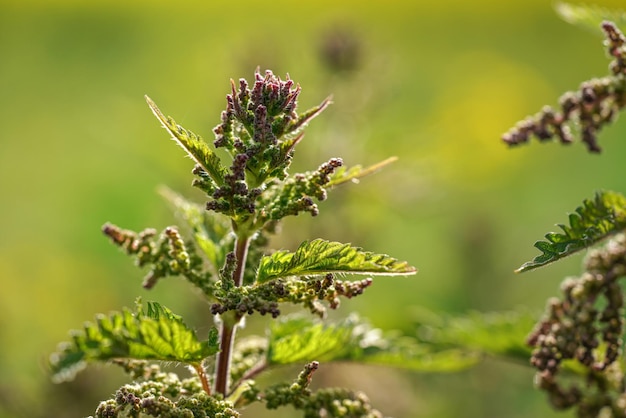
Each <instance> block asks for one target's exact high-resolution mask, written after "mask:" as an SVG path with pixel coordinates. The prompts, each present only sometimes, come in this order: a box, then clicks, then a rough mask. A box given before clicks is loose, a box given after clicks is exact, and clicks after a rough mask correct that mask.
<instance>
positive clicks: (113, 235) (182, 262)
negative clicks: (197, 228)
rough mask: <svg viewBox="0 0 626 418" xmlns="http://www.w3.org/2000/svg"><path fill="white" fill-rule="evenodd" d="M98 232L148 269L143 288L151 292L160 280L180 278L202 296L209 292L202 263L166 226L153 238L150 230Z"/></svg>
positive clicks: (106, 229) (110, 228) (111, 227)
mask: <svg viewBox="0 0 626 418" xmlns="http://www.w3.org/2000/svg"><path fill="white" fill-rule="evenodd" d="M102 232H104V234H105V235H107V236H108V237H109V238H110V239H111V241H112V242H113V243H114V244H116V245H118V246H120V247H121V248H122V249H124V251H125V252H126V253H127V254H128V255H132V256H134V257H135V259H136V263H137V265H138V266H139V267H144V266H146V265H150V266H151V268H150V271H149V272H148V274H147V275H146V277H145V278H144V281H143V287H144V288H146V289H151V288H153V287H154V285H155V284H156V283H157V281H158V280H159V279H161V278H163V277H167V276H175V275H179V274H182V275H184V276H185V277H186V278H187V279H188V280H189V281H190V282H192V283H193V284H194V285H196V286H198V287H199V288H200V289H201V290H202V291H203V292H205V293H207V294H211V293H212V291H213V287H212V284H211V283H210V280H209V277H208V276H207V275H206V274H204V273H202V272H201V266H202V259H201V258H200V257H199V256H198V255H197V254H196V253H195V251H194V249H193V244H192V243H191V242H185V241H183V239H182V236H181V235H180V233H179V232H178V229H177V228H176V227H173V226H168V227H167V228H165V229H164V230H163V232H162V233H161V234H160V235H159V236H157V232H156V230H154V229H146V230H144V231H142V232H140V233H136V232H133V231H129V230H124V229H121V228H119V227H117V226H115V225H112V224H105V225H104V226H103V227H102Z"/></svg>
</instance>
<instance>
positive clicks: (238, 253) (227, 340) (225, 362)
mask: <svg viewBox="0 0 626 418" xmlns="http://www.w3.org/2000/svg"><path fill="white" fill-rule="evenodd" d="M249 245H250V238H249V237H238V238H237V241H236V243H235V257H236V258H237V266H236V267H235V273H234V277H233V279H234V282H235V286H241V285H242V283H243V273H244V271H245V266H246V258H247V257H248V247H249ZM242 317H243V315H241V314H238V313H237V314H235V315H234V318H233V317H230V316H229V315H228V314H227V315H226V316H224V317H222V324H221V329H220V352H219V353H218V355H217V365H216V370H215V391H216V392H217V393H221V394H222V395H224V397H226V396H227V395H228V393H229V388H228V384H229V382H228V379H229V377H230V361H231V357H232V353H233V342H234V340H235V332H236V330H237V324H239V322H240V321H241V318H242Z"/></svg>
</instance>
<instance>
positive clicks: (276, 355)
mask: <svg viewBox="0 0 626 418" xmlns="http://www.w3.org/2000/svg"><path fill="white" fill-rule="evenodd" d="M231 87H232V91H231V93H230V94H229V95H227V108H226V110H225V111H224V112H223V113H222V118H221V123H220V124H219V125H218V126H217V127H216V128H215V129H214V133H215V137H216V139H215V141H214V142H213V145H214V147H215V148H223V149H224V150H225V151H226V154H227V155H228V157H225V158H221V157H219V156H218V154H217V153H216V151H215V150H214V149H212V147H211V146H210V145H209V144H207V143H206V142H205V141H204V140H203V139H202V138H201V137H199V136H198V135H196V134H194V133H193V132H191V131H189V130H187V129H185V128H183V127H182V126H180V125H178V124H176V122H175V121H174V120H173V119H172V118H170V117H166V116H165V115H164V114H163V113H162V112H161V111H160V110H159V109H158V108H157V106H156V105H155V104H154V102H153V101H152V100H151V99H149V98H146V99H147V101H148V105H149V106H150V108H151V110H152V112H153V113H154V114H155V116H156V117H157V118H158V119H159V121H160V122H161V124H162V125H163V127H164V128H165V129H166V130H167V131H168V133H169V134H170V135H171V137H172V139H174V140H175V141H176V142H177V143H178V144H179V145H180V146H181V147H182V148H183V149H184V150H185V152H186V153H187V155H188V156H189V157H190V158H191V159H192V160H193V161H194V162H195V163H196V165H195V167H194V169H193V171H192V172H193V174H194V175H195V179H194V181H193V186H195V187H198V188H199V189H201V190H203V191H204V192H205V193H206V194H207V196H208V203H206V205H205V206H204V207H203V206H201V205H198V204H195V203H192V202H189V201H187V200H186V199H184V198H183V197H182V196H180V195H178V194H176V193H174V192H172V191H171V190H168V189H163V191H162V194H163V195H164V196H165V198H166V199H167V200H168V201H169V202H170V203H171V204H172V206H173V207H174V209H175V211H176V213H177V215H178V216H179V218H180V219H182V220H183V221H184V222H185V224H186V225H185V228H184V229H185V230H186V231H187V232H189V238H183V235H184V234H183V233H182V232H181V231H180V230H179V228H177V227H175V226H169V227H167V228H165V229H164V230H163V231H162V232H161V233H157V231H156V230H154V229H146V230H144V231H141V232H133V231H128V230H124V229H121V228H119V227H117V226H115V225H112V224H106V225H105V226H104V227H103V231H104V233H105V234H106V235H107V236H108V237H109V238H110V239H111V240H112V242H113V243H115V244H116V245H118V246H120V247H121V248H122V249H123V250H124V251H125V252H126V253H127V254H129V255H130V256H132V257H133V258H134V259H135V261H136V264H137V265H138V266H139V267H144V268H147V269H148V273H147V275H146V277H145V279H144V283H143V286H144V287H145V288H147V289H149V288H152V287H153V286H155V285H156V284H157V283H158V281H159V280H160V279H163V278H165V277H168V276H182V277H184V278H185V279H187V281H189V282H190V283H191V284H192V285H194V286H195V287H197V288H198V289H199V290H200V291H201V292H202V295H203V296H204V297H205V298H206V300H207V302H208V303H209V304H210V306H211V312H212V313H213V314H214V315H215V323H216V325H217V327H213V328H212V329H211V330H210V332H209V335H208V337H206V338H199V337H198V336H197V335H196V333H195V332H194V331H193V330H192V329H190V328H189V327H188V326H186V325H185V323H184V322H183V320H182V318H181V317H180V316H178V315H176V314H174V313H173V312H171V311H170V310H169V309H168V308H165V307H163V306H161V305H160V304H158V303H156V302H148V303H147V304H144V303H142V302H141V301H140V300H138V301H137V304H136V305H137V306H136V307H135V310H134V311H130V310H123V311H121V312H114V313H111V314H109V315H100V316H97V317H96V321H95V322H94V323H87V324H85V326H84V328H83V329H82V330H78V331H74V332H73V333H72V339H71V340H70V341H69V342H67V343H63V344H61V345H60V346H59V348H58V351H57V352H56V353H54V354H53V355H52V356H51V360H50V365H51V370H52V373H53V376H54V379H55V380H57V381H63V380H67V379H70V378H72V377H73V375H74V374H75V373H76V372H77V371H78V370H80V369H81V368H82V367H83V366H84V365H85V364H86V363H89V362H94V361H108V362H113V363H116V364H120V365H122V366H123V367H124V368H125V369H126V370H127V371H128V372H129V373H130V374H131V376H132V377H133V378H134V379H135V382H134V383H133V384H129V385H125V386H124V387H122V388H121V389H120V390H119V391H118V392H117V393H116V396H115V398H114V399H111V400H109V401H105V402H103V403H101V405H100V406H99V407H98V409H97V411H96V415H97V416H100V417H104V416H106V417H111V416H142V414H143V415H150V416H163V417H165V416H176V417H178V416H181V417H182V416H185V417H186V416H196V417H197V416H238V412H236V410H235V409H234V408H235V407H239V406H242V405H245V404H248V403H251V402H264V403H265V404H266V406H267V407H268V408H274V407H278V406H281V405H285V404H292V405H293V406H295V407H296V408H298V409H302V410H303V411H304V413H305V416H318V415H319V414H322V413H325V414H326V416H379V413H378V412H377V411H375V410H374V409H372V408H371V406H370V405H369V403H368V401H367V398H365V397H364V395H362V394H358V393H353V392H351V391H349V390H336V391H335V392H333V390H326V391H321V392H316V393H311V391H310V390H309V389H308V384H309V382H310V379H311V375H312V373H313V372H314V371H315V370H316V369H317V367H318V365H319V363H317V362H318V361H334V360H359V361H363V362H370V363H377V364H390V363H396V364H400V363H402V362H403V360H411V359H412V360H411V362H410V363H409V365H408V366H407V367H412V368H415V369H420V368H425V367H428V366H427V364H430V365H431V366H430V367H432V363H433V358H432V355H431V353H428V352H427V350H423V349H421V350H412V349H411V344H406V343H405V344H404V350H403V351H402V350H399V348H398V347H399V346H398V345H396V344H393V343H392V340H393V339H392V338H385V337H383V336H382V334H381V333H380V332H378V331H376V330H372V329H371V328H370V327H369V326H367V324H366V323H364V322H363V321H360V320H358V319H356V318H351V319H348V320H346V321H343V322H340V323H336V324H324V323H322V322H320V320H321V319H317V320H314V319H307V318H306V317H303V316H292V317H287V318H283V319H281V320H278V321H274V322H273V323H272V324H271V325H270V327H269V331H268V336H267V337H265V338H261V337H254V338H246V339H242V340H241V341H239V343H238V344H235V330H236V329H237V328H238V327H239V326H240V324H241V323H242V319H243V318H244V317H245V316H246V315H252V314H254V313H260V314H261V315H265V314H269V315H271V316H272V317H274V318H276V317H278V316H279V315H280V313H281V311H280V307H281V305H282V304H284V303H290V304H295V305H302V306H303V307H304V308H306V309H308V310H309V311H311V312H312V313H314V314H316V315H318V316H319V317H320V318H321V317H323V316H324V313H325V310H326V308H327V307H330V308H333V309H334V308H337V307H338V306H339V302H340V298H341V297H345V298H352V297H355V296H357V295H360V294H361V293H363V291H364V290H365V288H367V287H368V286H370V285H371V283H372V279H371V277H367V278H365V279H362V280H356V281H344V280H338V279H337V275H342V276H343V275H346V274H360V275H366V276H373V275H411V274H414V273H415V272H416V269H415V268H414V267H412V266H410V265H409V264H408V263H406V262H401V261H398V260H396V259H394V258H392V257H390V256H387V255H385V254H374V253H371V252H367V251H364V250H362V249H361V248H358V247H354V246H352V245H349V244H342V243H338V242H330V241H326V240H323V239H314V240H311V241H305V242H303V243H302V244H301V245H300V246H299V247H298V248H297V249H296V250H295V251H293V252H291V251H284V250H283V251H275V252H272V251H270V250H269V249H268V248H267V245H268V236H269V234H271V233H273V232H274V231H275V230H276V226H277V223H278V222H279V221H280V220H282V219H283V218H285V217H286V216H291V215H298V214H300V213H301V212H309V213H310V214H311V215H313V216H315V215H317V214H318V212H319V209H318V207H317V203H315V202H316V201H318V202H320V201H323V200H325V199H326V197H327V193H328V191H329V190H330V189H331V188H332V187H334V186H337V185H340V184H343V183H347V182H351V181H354V180H356V179H358V178H360V177H362V176H365V175H367V174H370V173H372V172H374V171H376V170H377V169H379V168H381V167H382V166H384V165H386V164H388V163H390V162H392V161H393V160H394V159H393V158H391V159H388V160H386V161H383V162H381V163H379V164H376V165H373V166H371V167H368V168H363V167H360V166H356V167H353V168H350V169H346V168H345V167H343V163H342V160H341V159H339V158H333V159H331V160H329V161H328V162H326V163H323V164H321V165H320V166H319V167H318V168H317V169H316V170H314V171H311V172H306V173H298V174H290V173H289V166H290V163H291V160H292V158H293V155H294V152H295V148H296V145H297V144H298V143H299V142H300V141H301V140H302V138H303V133H302V129H303V128H304V126H305V125H306V124H307V123H308V122H309V121H310V120H311V119H313V118H314V117H315V116H317V115H318V114H319V113H320V112H321V111H323V110H324V109H325V108H326V107H327V106H328V104H329V103H330V101H329V100H328V99H326V100H324V101H323V102H322V103H321V104H320V105H319V106H316V107H314V108H313V109H311V110H309V111H306V112H304V113H302V114H298V113H296V104H297V98H298V95H299V93H300V87H299V86H294V83H293V81H291V80H290V79H289V78H287V80H286V81H283V80H281V79H280V78H278V77H276V76H275V75H274V74H272V73H271V72H270V71H267V72H266V73H265V74H264V75H262V74H260V73H258V72H257V73H255V80H254V85H253V86H252V87H251V88H250V87H249V86H248V84H247V82H246V81H245V80H243V79H242V80H240V82H239V87H238V88H237V86H236V85H235V83H234V82H232V81H231ZM225 160H226V161H225ZM414 344H417V343H416V342H414ZM448 357H450V356H448ZM420 359H422V360H420ZM155 360H156V361H165V362H176V363H182V364H186V365H188V366H189V367H190V368H191V369H192V370H194V371H195V376H193V377H191V378H189V379H186V380H181V379H180V378H178V376H176V375H172V374H171V373H165V372H162V371H161V370H160V369H159V368H158V367H157V366H156V365H154V364H149V363H147V362H148V361H155ZM446 361H447V362H448V363H449V362H450V360H449V359H448V360H446ZM292 363H300V364H303V363H306V366H305V367H304V370H303V372H302V373H301V375H300V376H299V377H298V379H297V380H296V382H295V383H289V384H285V385H277V386H274V387H270V388H266V389H264V390H260V389H259V388H257V387H256V385H255V383H254V381H252V380H251V378H252V377H254V376H255V375H257V374H258V373H260V372H262V371H263V370H266V369H267V368H269V367H271V366H277V365H283V364H292ZM458 363H459V365H462V363H463V361H462V360H459V362H458ZM435 364H436V359H435ZM220 414H221V415H220Z"/></svg>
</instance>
